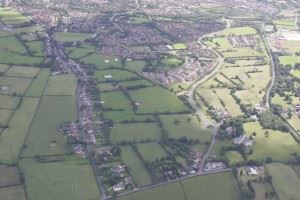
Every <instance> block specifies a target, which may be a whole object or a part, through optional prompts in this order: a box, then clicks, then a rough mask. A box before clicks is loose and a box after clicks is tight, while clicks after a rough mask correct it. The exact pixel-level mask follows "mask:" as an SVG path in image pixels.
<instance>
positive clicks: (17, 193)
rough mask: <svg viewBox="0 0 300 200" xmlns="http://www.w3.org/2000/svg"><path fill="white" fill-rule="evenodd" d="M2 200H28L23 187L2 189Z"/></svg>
mask: <svg viewBox="0 0 300 200" xmlns="http://www.w3.org/2000/svg"><path fill="white" fill-rule="evenodd" d="M0 199H5V200H26V196H25V192H24V188H23V186H22V185H17V186H11V187H4V188H0Z"/></svg>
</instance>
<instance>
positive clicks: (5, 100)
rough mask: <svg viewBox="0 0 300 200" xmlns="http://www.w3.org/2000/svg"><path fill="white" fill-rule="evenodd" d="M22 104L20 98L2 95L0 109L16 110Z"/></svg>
mask: <svg viewBox="0 0 300 200" xmlns="http://www.w3.org/2000/svg"><path fill="white" fill-rule="evenodd" d="M19 102H20V98H19V97H13V96H9V95H0V109H11V110H13V109H15V108H16V107H17V106H18V104H19Z"/></svg>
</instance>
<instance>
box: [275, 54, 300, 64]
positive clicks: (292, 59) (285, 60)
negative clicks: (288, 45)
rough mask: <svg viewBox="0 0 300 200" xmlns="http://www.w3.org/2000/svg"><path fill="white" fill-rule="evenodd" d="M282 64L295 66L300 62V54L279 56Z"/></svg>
mask: <svg viewBox="0 0 300 200" xmlns="http://www.w3.org/2000/svg"><path fill="white" fill-rule="evenodd" d="M279 61H280V64H283V65H291V66H294V65H295V64H296V63H300V56H279Z"/></svg>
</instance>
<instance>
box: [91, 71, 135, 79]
mask: <svg viewBox="0 0 300 200" xmlns="http://www.w3.org/2000/svg"><path fill="white" fill-rule="evenodd" d="M107 75H110V76H112V79H113V80H115V81H125V80H130V79H138V78H139V77H138V76H137V75H136V74H133V73H131V72H128V71H122V70H114V69H111V70H97V71H96V72H95V75H94V77H95V78H97V80H98V81H100V82H103V81H105V80H106V79H105V76H107Z"/></svg>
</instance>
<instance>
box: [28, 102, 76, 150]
mask: <svg viewBox="0 0 300 200" xmlns="http://www.w3.org/2000/svg"><path fill="white" fill-rule="evenodd" d="M76 110H77V109H76V99H75V96H44V97H43V98H42V99H41V102H40V105H39V107H38V110H37V113H36V115H35V117H34V120H33V123H32V125H31V128H30V131H29V133H28V137H27V139H26V142H25V144H26V146H27V147H26V148H25V149H24V151H23V155H24V156H35V155H53V154H64V153H66V137H65V136H64V134H63V133H61V132H58V128H59V126H60V124H61V123H62V122H71V121H73V120H76V119H77V111H76ZM51 144H52V145H51ZM50 145H51V146H50Z"/></svg>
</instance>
